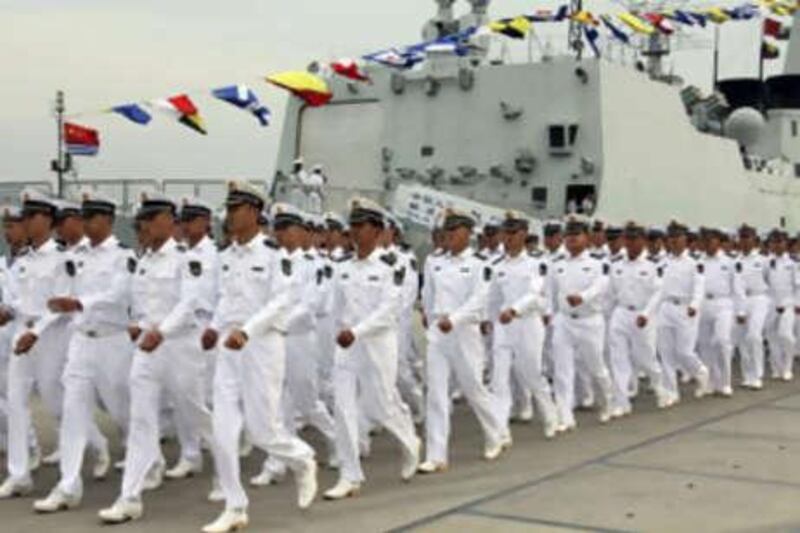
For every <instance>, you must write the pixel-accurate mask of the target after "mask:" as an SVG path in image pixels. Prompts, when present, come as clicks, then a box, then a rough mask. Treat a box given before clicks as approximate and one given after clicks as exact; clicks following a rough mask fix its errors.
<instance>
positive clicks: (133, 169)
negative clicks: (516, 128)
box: [0, 0, 782, 180]
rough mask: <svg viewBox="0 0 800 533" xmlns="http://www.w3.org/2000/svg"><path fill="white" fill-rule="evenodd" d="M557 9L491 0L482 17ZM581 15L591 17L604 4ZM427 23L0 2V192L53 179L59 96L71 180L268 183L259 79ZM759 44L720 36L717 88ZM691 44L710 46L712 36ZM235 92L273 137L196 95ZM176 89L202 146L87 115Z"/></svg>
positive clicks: (97, 3)
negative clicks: (186, 99)
mask: <svg viewBox="0 0 800 533" xmlns="http://www.w3.org/2000/svg"><path fill="white" fill-rule="evenodd" d="M558 3H559V2H553V1H551V2H539V3H534V2H531V1H530V0H526V1H523V0H495V1H494V2H493V6H492V14H493V15H494V16H507V15H513V14H519V13H523V12H530V11H532V10H533V9H538V8H542V7H553V6H556V5H557V4H558ZM728 3H729V4H730V3H731V2H728ZM459 4H463V5H460V6H459V7H458V9H459V10H461V11H463V10H465V9H466V5H467V4H466V2H459ZM587 5H588V7H589V8H590V9H594V10H597V11H602V10H604V9H606V10H607V9H610V7H609V6H611V5H612V4H609V3H605V2H594V3H591V2H589V3H587ZM613 9H616V10H618V9H619V8H618V7H615V8H613ZM433 11H434V2H433V0H397V1H395V2H392V1H390V0H291V1H279V0H261V1H257V0H236V1H233V2H221V1H210V0H191V1H190V0H135V1H134V0H0V65H1V66H2V72H0V76H2V83H0V137H2V142H0V180H41V179H50V178H52V175H51V173H50V172H48V170H47V168H48V165H49V160H50V159H51V158H52V157H53V154H54V150H55V127H54V122H53V118H52V102H53V97H54V94H55V91H56V90H57V89H59V88H61V89H64V90H65V92H66V95H67V105H68V110H69V111H70V112H79V111H80V112H90V113H87V114H85V115H83V116H81V117H80V118H79V119H76V121H77V122H80V123H84V124H87V125H90V126H93V127H97V128H99V129H100V131H101V136H102V149H101V155H100V156H99V157H96V158H81V159H80V161H79V165H80V171H81V176H82V177H85V178H140V177H141V178H192V177H195V178H216V179H227V178H231V177H248V178H254V179H255V178H259V179H266V178H267V177H268V176H269V174H270V173H271V171H272V168H273V164H274V163H273V159H274V155H275V152H276V148H277V144H278V141H279V132H280V127H281V122H282V118H283V117H282V112H281V111H282V106H283V105H284V102H285V100H286V96H285V94H284V93H282V92H280V91H278V90H276V89H274V88H272V87H270V86H267V85H266V84H265V83H264V82H263V76H264V75H265V74H268V73H272V72H276V71H280V70H284V69H293V68H301V69H302V68H304V67H305V65H307V64H308V63H309V62H310V61H311V60H313V59H321V60H330V59H334V58H337V57H342V56H349V57H355V56H358V55H360V54H361V53H365V52H369V51H372V50H376V49H380V48H382V47H384V46H389V45H395V44H410V43H413V42H415V41H417V40H418V38H419V34H420V29H421V26H422V24H423V22H424V21H425V20H426V19H427V18H428V17H429V16H430V15H431V14H432V13H433ZM559 26H561V28H560V29H540V30H539V36H540V38H541V39H542V40H547V39H553V40H554V41H555V40H557V42H554V46H555V47H559V46H562V43H561V40H560V39H559V36H560V35H562V33H563V32H564V31H565V30H564V29H563V28H564V25H559ZM758 33H759V24H758V23H756V22H751V23H737V24H729V25H727V26H725V27H724V29H723V34H722V42H723V54H722V75H723V77H726V76H729V77H730V76H742V75H754V74H755V73H756V70H757V46H758ZM693 35H695V36H697V38H698V39H700V40H703V39H705V40H706V41H707V42H708V43H709V44H710V42H711V38H712V35H713V31H711V30H708V31H706V32H705V33H703V32H694V33H693ZM516 52H519V51H516ZM519 56H520V57H519V59H522V58H523V57H524V56H522V53H521V52H519ZM674 63H675V65H674V68H675V72H676V73H678V74H681V75H684V76H685V77H686V78H687V79H688V81H690V82H693V83H696V84H698V85H701V86H703V87H705V88H708V87H709V84H710V80H711V74H710V71H711V51H710V50H690V51H683V52H679V53H677V54H676V57H675V58H674ZM781 64H782V62H773V63H772V64H770V66H769V69H770V70H776V69H779V68H780V67H781ZM237 82H239V83H247V84H249V85H250V86H251V87H252V88H253V89H254V90H255V91H256V93H258V95H259V96H260V97H261V99H262V100H263V101H264V102H265V103H267V104H268V105H269V106H270V108H271V109H272V111H273V115H274V122H273V125H272V126H271V127H269V128H264V129H262V128H260V127H259V126H258V124H257V122H256V121H255V119H253V118H252V117H251V116H250V115H248V114H246V113H243V112H241V111H238V110H236V109H235V108H233V107H230V106H227V105H226V104H223V103H220V102H216V101H213V100H212V99H211V98H210V97H208V96H206V94H207V91H208V89H210V88H213V87H215V86H221V85H225V84H229V83H237ZM183 91H187V92H188V93H189V94H190V95H192V97H193V98H194V99H195V101H196V103H197V104H198V107H200V110H201V113H202V115H203V116H204V117H205V119H206V122H207V125H208V129H209V135H208V136H207V137H202V136H200V135H198V134H197V133H195V132H193V131H191V130H189V129H187V128H185V127H183V126H181V125H178V124H175V123H173V122H171V121H170V120H169V119H165V118H162V117H160V116H156V117H155V120H154V121H153V122H151V124H150V125H149V126H147V127H141V126H137V125H135V124H133V123H129V122H126V121H125V120H124V119H122V118H120V117H117V116H113V115H102V114H97V113H91V111H92V110H100V109H104V108H107V107H109V106H111V105H115V104H120V103H126V102H128V101H140V100H147V99H152V98H158V97H166V96H170V95H172V94H176V93H179V92H183Z"/></svg>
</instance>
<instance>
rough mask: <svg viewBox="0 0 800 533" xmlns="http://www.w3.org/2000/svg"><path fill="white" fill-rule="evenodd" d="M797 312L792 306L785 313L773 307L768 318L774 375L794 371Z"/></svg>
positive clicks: (771, 366) (768, 334) (768, 333)
mask: <svg viewBox="0 0 800 533" xmlns="http://www.w3.org/2000/svg"><path fill="white" fill-rule="evenodd" d="M795 322H796V319H795V314H794V309H792V308H791V306H789V307H787V308H786V309H784V311H783V313H778V310H777V309H776V308H775V307H773V308H772V309H771V310H770V313H769V316H768V318H767V341H768V342H769V362H770V369H771V370H772V377H780V376H782V375H783V374H785V373H787V372H791V371H792V365H793V363H794V348H795V340H796V338H795V335H794V326H795Z"/></svg>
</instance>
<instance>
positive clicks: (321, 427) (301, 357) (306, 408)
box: [264, 248, 336, 476]
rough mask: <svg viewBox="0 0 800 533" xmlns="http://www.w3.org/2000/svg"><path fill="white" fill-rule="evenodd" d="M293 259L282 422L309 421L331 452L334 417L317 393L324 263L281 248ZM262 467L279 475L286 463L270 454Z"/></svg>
mask: <svg viewBox="0 0 800 533" xmlns="http://www.w3.org/2000/svg"><path fill="white" fill-rule="evenodd" d="M283 252H284V253H285V255H286V257H287V258H288V259H289V260H290V261H292V264H293V265H294V271H293V272H292V276H296V277H297V278H299V279H300V280H301V283H300V284H299V285H298V288H297V291H298V294H297V297H296V298H294V299H293V302H292V305H291V307H290V308H289V309H288V310H287V313H288V317H287V320H286V332H287V334H286V384H285V386H284V388H283V398H282V399H281V402H282V407H283V412H284V425H285V427H286V429H287V430H289V432H290V433H292V434H295V433H296V430H295V428H296V427H303V426H306V425H311V426H313V427H315V428H316V429H317V430H318V431H319V432H320V433H321V434H322V436H323V437H324V438H325V442H326V444H327V446H328V450H329V452H331V456H333V455H334V454H335V450H336V429H335V427H334V422H333V417H332V416H331V414H330V413H329V412H328V409H327V407H326V406H325V403H324V402H323V401H322V398H321V396H320V387H319V368H318V367H319V360H320V355H321V354H320V345H319V340H318V335H317V312H318V310H319V308H320V306H321V305H323V303H324V299H325V289H326V288H327V287H326V286H325V284H327V283H328V280H327V278H326V277H325V270H324V267H323V263H322V262H321V261H318V259H317V258H316V257H315V256H314V255H312V254H310V253H309V252H306V251H304V250H302V249H300V248H297V249H296V250H294V251H292V252H288V251H286V250H284V251H283ZM264 467H265V468H266V469H268V470H269V471H270V472H272V473H273V474H275V475H277V476H280V475H283V473H284V472H285V470H286V465H285V464H284V463H282V462H281V461H279V460H277V459H276V458H273V457H269V458H268V459H267V460H266V461H265V463H264Z"/></svg>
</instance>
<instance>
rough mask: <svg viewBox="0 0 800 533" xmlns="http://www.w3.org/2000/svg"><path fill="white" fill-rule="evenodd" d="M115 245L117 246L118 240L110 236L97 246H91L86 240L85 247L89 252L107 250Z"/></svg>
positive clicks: (112, 235)
mask: <svg viewBox="0 0 800 533" xmlns="http://www.w3.org/2000/svg"><path fill="white" fill-rule="evenodd" d="M117 245H119V240H117V237H116V236H114V234H111V235H109V236H108V237H106V239H105V240H104V241H103V242H101V243H100V244H98V245H97V246H92V244H91V243H90V242H89V241H88V240H87V241H86V247H87V248H88V249H89V250H107V249H108V248H111V247H114V246H117Z"/></svg>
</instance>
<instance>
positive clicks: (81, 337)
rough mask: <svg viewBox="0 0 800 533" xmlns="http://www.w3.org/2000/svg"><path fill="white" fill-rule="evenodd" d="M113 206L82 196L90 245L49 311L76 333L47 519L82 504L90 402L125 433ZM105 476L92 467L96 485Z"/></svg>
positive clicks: (119, 263) (126, 255)
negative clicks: (69, 323) (64, 292)
mask: <svg viewBox="0 0 800 533" xmlns="http://www.w3.org/2000/svg"><path fill="white" fill-rule="evenodd" d="M115 209H116V205H115V204H114V203H113V202H112V201H111V200H108V199H106V198H103V197H100V196H97V195H93V194H90V193H87V194H86V195H84V200H83V203H82V206H81V214H82V217H83V220H84V227H85V232H86V235H87V241H88V242H87V244H86V245H85V246H82V247H81V248H82V249H79V250H78V251H77V252H76V253H75V255H74V257H73V258H72V259H70V261H71V264H72V265H73V267H72V271H73V272H74V276H73V284H72V285H73V287H72V291H71V294H70V295H68V296H59V297H56V298H53V299H51V300H50V302H49V303H48V306H49V308H50V309H51V311H53V312H55V313H62V314H68V315H69V316H71V319H72V327H73V333H72V335H71V337H70V341H69V347H68V349H67V364H66V367H65V369H64V377H63V382H64V389H65V390H64V414H63V417H62V419H61V429H60V431H59V436H60V444H59V450H60V451H61V462H60V465H61V479H60V481H59V483H58V484H57V485H56V487H54V488H53V490H52V491H51V492H50V494H49V495H48V496H47V498H45V499H43V500H38V501H36V502H35V503H34V504H33V508H34V510H36V511H37V512H41V513H52V512H57V511H61V510H66V509H71V508H73V507H77V506H78V505H79V504H80V501H81V497H82V493H83V483H82V480H81V467H82V464H83V456H84V452H85V450H86V447H87V445H88V444H89V439H90V437H91V433H92V431H97V430H96V429H94V428H95V423H94V411H95V407H96V402H95V397H96V395H97V397H99V398H100V400H101V401H102V403H103V405H104V406H105V408H106V410H107V411H108V412H109V414H110V415H111V418H112V419H113V420H114V422H115V423H116V425H117V426H118V428H119V429H120V432H121V433H124V432H125V431H127V425H128V415H129V409H130V405H129V401H128V374H129V372H130V365H131V356H132V351H131V348H130V342H129V341H128V334H127V326H128V308H129V305H130V281H131V274H132V272H133V271H134V270H135V268H136V260H135V259H134V256H133V252H132V251H131V250H129V249H127V248H125V247H123V246H122V245H121V244H120V243H119V241H118V240H117V239H116V237H114V235H113V234H112V230H113V225H114V213H115ZM106 470H108V460H107V459H106V462H105V465H104V468H98V467H97V465H96V467H95V472H94V474H93V475H94V477H95V478H96V479H98V478H102V477H104V476H105V471H106Z"/></svg>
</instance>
